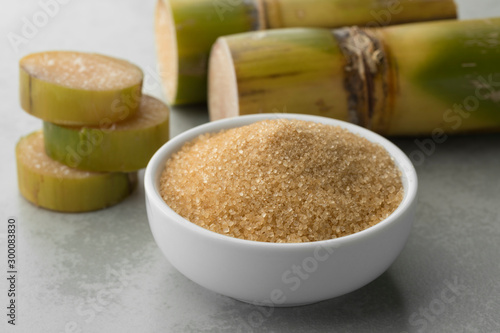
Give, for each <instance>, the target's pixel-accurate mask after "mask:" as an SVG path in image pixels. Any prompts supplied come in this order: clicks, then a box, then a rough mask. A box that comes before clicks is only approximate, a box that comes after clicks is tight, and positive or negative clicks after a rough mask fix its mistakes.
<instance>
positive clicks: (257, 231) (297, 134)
mask: <svg viewBox="0 0 500 333" xmlns="http://www.w3.org/2000/svg"><path fill="white" fill-rule="evenodd" d="M403 191H404V190H403V185H402V182H401V172H400V171H399V169H398V168H397V167H396V165H395V164H394V161H393V160H392V158H391V156H390V155H389V154H388V153H387V151H386V150H385V149H384V148H383V147H382V146H380V145H378V144H375V143H371V142H370V141H368V140H366V139H364V138H362V137H360V136H358V135H356V134H353V133H351V132H349V131H347V130H344V129H342V128H340V127H336V126H330V125H323V124H318V123H314V122H306V121H299V120H287V119H275V120H265V121H261V122H257V123H254V124H252V125H248V126H244V127H239V128H234V129H229V130H225V131H221V132H219V133H216V134H204V135H201V136H199V137H198V138H196V139H195V140H193V141H192V142H189V143H187V144H185V145H184V146H183V148H182V149H181V150H180V151H179V152H177V153H176V154H174V155H173V156H172V157H171V158H170V159H169V160H168V161H167V162H166V165H165V170H164V171H163V174H162V177H161V194H162V197H163V199H164V200H165V202H166V203H167V204H168V205H169V206H170V207H171V208H172V209H173V210H174V211H175V212H177V213H178V214H179V215H181V216H182V217H184V218H186V219H187V220H189V221H191V222H193V223H195V224H197V225H199V226H201V227H203V228H206V229H209V230H212V231H214V232H217V233H220V234H223V235H227V236H231V237H236V238H241V239H247V240H254V241H262V242H274V243H298V242H313V241H320V240H327V239H332V238H337V237H342V236H346V235H350V234H353V233H355V232H358V231H361V230H364V229H366V228H368V227H370V226H373V225H375V224H377V223H378V222H380V221H382V220H384V219H385V218H386V217H388V216H389V215H390V214H391V213H392V212H393V211H394V210H395V209H396V208H397V207H398V205H399V204H400V202H401V200H402V198H403Z"/></svg>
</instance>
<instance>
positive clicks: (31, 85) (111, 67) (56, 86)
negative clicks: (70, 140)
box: [19, 51, 143, 126]
mask: <svg viewBox="0 0 500 333" xmlns="http://www.w3.org/2000/svg"><path fill="white" fill-rule="evenodd" d="M19 67H20V70H19V72H20V98H21V106H22V108H23V109H24V110H25V111H26V112H28V113H30V114H31V115H33V116H35V117H38V118H41V119H43V120H45V121H50V122H52V123H56V124H61V125H80V126H83V125H99V124H101V123H108V122H117V121H121V120H125V119H126V118H128V117H130V116H132V115H133V114H134V113H135V112H136V111H137V109H138V108H139V101H140V99H141V89H142V80H143V73H142V71H141V69H140V68H138V67H137V66H135V65H133V64H131V63H129V62H127V61H125V60H120V59H116V58H111V57H107V56H104V55H99V54H90V53H81V52H68V51H49V52H41V53H34V54H30V55H28V56H26V57H24V58H22V59H21V61H20V62H19Z"/></svg>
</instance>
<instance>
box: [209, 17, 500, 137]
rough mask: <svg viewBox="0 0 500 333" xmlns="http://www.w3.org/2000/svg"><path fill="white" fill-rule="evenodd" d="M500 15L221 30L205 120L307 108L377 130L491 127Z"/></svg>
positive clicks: (498, 121) (498, 91) (498, 108)
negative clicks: (367, 25) (384, 23)
mask: <svg viewBox="0 0 500 333" xmlns="http://www.w3.org/2000/svg"><path fill="white" fill-rule="evenodd" d="M499 31H500V18H492V19H482V20H468V21H456V20H449V21H438V22H424V23H412V24H403V25H399V26H390V27H381V28H359V27H347V28H340V29H334V30H329V29H321V28H291V29H279V30H270V31H264V32H250V33H242V34H237V35H232V36H227V37H221V38H219V39H218V41H217V42H216V43H215V45H214V47H213V49H212V54H211V59H210V73H209V110H210V116H211V119H212V120H216V119H221V118H225V117H232V116H238V115H244V114H251V113H263V112H264V113H268V112H269V113H270V112H283V110H286V111H287V112H291V113H308V114H314V115H321V116H327V117H332V118H337V119H341V120H346V121H351V122H353V123H356V124H359V125H362V126H364V127H367V128H369V129H372V130H374V131H376V132H379V133H381V134H384V135H421V134H423V135H429V134H431V135H433V136H436V138H437V140H441V139H442V137H443V135H445V133H457V132H461V133H468V132H478V131H498V130H500V62H499V59H500V33H499Z"/></svg>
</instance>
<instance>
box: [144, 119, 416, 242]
mask: <svg viewBox="0 0 500 333" xmlns="http://www.w3.org/2000/svg"><path fill="white" fill-rule="evenodd" d="M268 119H298V120H305V121H313V122H317V123H322V124H327V125H334V126H341V127H343V128H345V129H347V130H349V131H350V132H352V133H356V134H358V135H361V136H362V137H364V138H366V139H367V140H369V141H371V142H375V143H378V144H380V145H382V147H383V148H384V149H385V150H386V151H387V152H388V153H389V154H390V155H391V157H392V158H393V159H394V162H395V163H396V165H397V166H398V168H399V169H400V171H401V176H402V179H403V186H404V187H405V188H404V196H403V199H402V201H401V203H400V204H399V206H398V207H397V208H396V210H395V211H394V212H392V213H391V214H390V215H389V216H388V217H387V218H385V219H384V220H382V221H380V222H379V223H377V224H376V225H374V226H371V227H369V228H367V229H364V230H362V231H359V232H356V233H354V234H350V235H347V236H342V237H339V238H333V239H327V240H322V241H315V242H304V243H270V242H261V241H253V240H247V239H240V238H235V237H231V236H226V235H222V234H219V233H216V232H214V231H211V230H208V229H205V228H203V227H201V226H199V225H197V224H195V223H192V222H190V221H189V220H187V219H185V218H184V217H182V216H180V215H179V214H178V213H176V212H175V211H174V210H173V209H172V208H170V207H169V206H168V205H167V203H166V202H165V201H164V200H163V198H162V197H161V194H160V192H159V186H158V184H156V177H157V175H159V174H160V173H161V172H162V171H163V167H164V164H165V162H166V160H167V159H168V158H169V157H170V156H171V155H172V154H174V153H175V152H177V151H178V150H179V149H180V148H181V147H182V146H183V145H184V143H186V142H188V141H191V140H193V139H194V138H196V137H198V136H199V135H201V134H204V133H216V132H219V131H221V130H225V129H229V128H236V127H241V126H245V125H250V124H252V123H255V122H258V121H261V120H268ZM159 168H161V170H159ZM405 180H406V182H405ZM144 187H145V195H146V200H147V201H151V202H150V203H151V204H154V205H155V206H156V207H158V208H159V209H160V210H161V212H162V213H163V214H164V215H166V216H168V217H169V218H170V219H171V220H172V222H167V221H164V222H165V223H176V224H179V225H180V226H182V227H183V228H187V229H188V230H189V231H191V232H194V233H198V234H199V235H200V236H202V237H208V238H211V239H212V240H214V241H222V242H228V244H233V245H235V246H249V247H259V248H262V249H266V248H271V249H278V248H280V249H291V248H296V249H302V250H303V249H307V248H311V249H314V248H316V247H318V246H321V247H340V246H342V245H343V244H344V243H347V242H356V241H362V240H363V239H364V238H367V237H370V236H371V235H373V234H376V233H379V232H382V231H383V230H384V229H385V228H387V227H388V226H389V225H391V224H393V223H394V222H395V221H397V220H398V219H400V218H401V217H402V215H403V214H404V213H405V212H407V211H408V209H410V208H411V206H412V205H413V203H414V202H415V201H416V198H417V190H418V179H417V173H416V171H415V167H414V166H413V164H412V162H411V161H410V159H409V158H408V156H407V155H406V154H405V153H404V152H403V151H402V150H401V149H400V148H398V147H397V146H396V145H395V144H393V143H392V142H391V141H389V140H388V139H386V138H384V137H383V136H381V135H379V134H377V133H375V132H373V131H371V130H368V129H366V128H363V127H361V126H358V125H355V124H352V123H348V122H345V121H342V120H337V119H333V118H327V117H322V116H312V115H305V114H290V113H265V114H254V115H244V116H239V117H234V118H226V119H221V120H217V121H212V122H208V123H205V124H202V125H199V126H196V127H193V128H191V129H189V130H187V131H185V132H182V133H180V134H179V135H177V136H175V137H174V138H172V139H170V140H169V141H168V142H166V143H165V144H164V145H163V146H162V147H160V148H159V149H158V150H157V152H156V153H155V154H154V155H153V157H152V158H151V159H150V161H149V163H148V165H147V167H146V171H145V175H144Z"/></svg>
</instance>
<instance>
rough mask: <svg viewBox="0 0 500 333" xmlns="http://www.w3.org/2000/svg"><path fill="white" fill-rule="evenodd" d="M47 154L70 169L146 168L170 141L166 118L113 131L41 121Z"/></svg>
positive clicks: (113, 170)
mask: <svg viewBox="0 0 500 333" xmlns="http://www.w3.org/2000/svg"><path fill="white" fill-rule="evenodd" d="M43 130H44V138H45V151H46V153H47V155H48V156H49V157H50V158H52V159H54V160H56V161H59V162H61V163H63V164H65V165H67V166H69V167H72V168H77V169H82V170H89V171H102V172H131V171H137V170H140V169H143V168H145V167H146V166H147V164H148V162H149V160H150V159H151V157H152V156H153V155H154V153H155V152H156V151H157V150H158V149H159V148H160V147H161V146H162V145H163V144H164V143H165V142H167V141H168V139H169V120H168V118H167V119H166V120H165V121H163V122H162V123H159V124H157V125H155V126H154V127H148V128H144V129H133V130H123V131H114V130H112V129H111V130H107V129H104V128H102V129H101V128H89V127H69V126H60V125H56V124H52V123H49V122H44V124H43Z"/></svg>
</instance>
